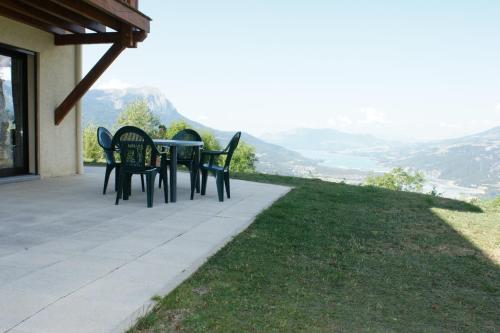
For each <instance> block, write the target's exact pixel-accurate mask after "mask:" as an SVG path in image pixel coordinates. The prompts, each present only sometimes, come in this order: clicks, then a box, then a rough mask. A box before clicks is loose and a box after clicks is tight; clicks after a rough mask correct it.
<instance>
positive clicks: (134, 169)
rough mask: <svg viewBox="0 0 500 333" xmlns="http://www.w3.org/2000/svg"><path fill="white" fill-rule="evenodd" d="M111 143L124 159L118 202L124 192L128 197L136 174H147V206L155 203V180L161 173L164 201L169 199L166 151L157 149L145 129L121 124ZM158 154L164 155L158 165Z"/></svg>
mask: <svg viewBox="0 0 500 333" xmlns="http://www.w3.org/2000/svg"><path fill="white" fill-rule="evenodd" d="M111 147H113V148H114V149H115V150H116V149H118V150H119V152H120V160H121V167H120V170H119V180H118V191H117V193H116V202H115V204H116V205H118V202H119V200H120V198H122V196H123V200H128V197H129V196H130V191H131V187H130V180H131V178H132V175H134V174H140V175H145V176H146V194H147V206H148V208H150V207H152V206H153V198H154V183H155V179H156V175H157V174H158V173H160V174H161V175H162V178H163V179H164V184H165V186H164V187H163V192H164V196H165V203H167V202H168V181H167V179H168V178H167V165H166V155H165V154H162V153H161V152H159V151H158V149H157V147H156V145H155V144H154V143H153V140H152V139H151V138H150V137H149V135H147V134H146V132H144V131H143V130H141V129H140V128H137V127H134V126H125V127H122V128H120V129H119V130H118V131H117V132H116V133H115V135H114V137H113V141H112V143H111ZM159 157H160V158H161V166H160V167H159V168H158V167H157V166H156V161H157V159H158V158H159Z"/></svg>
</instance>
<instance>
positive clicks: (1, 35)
mask: <svg viewBox="0 0 500 333" xmlns="http://www.w3.org/2000/svg"><path fill="white" fill-rule="evenodd" d="M0 43H2V44H7V45H12V46H16V47H19V48H23V49H27V50H30V51H34V52H36V53H37V60H38V67H37V77H38V90H37V98H38V112H39V113H38V137H39V151H38V173H39V174H40V175H41V176H42V177H54V176H64V175H70V174H75V173H77V172H78V170H79V167H78V164H79V163H78V161H79V158H78V151H79V149H78V145H77V143H78V140H79V139H80V138H81V136H80V135H77V123H76V120H77V118H76V115H75V110H74V109H73V110H72V111H71V112H70V113H69V114H68V115H67V116H66V118H65V119H64V120H63V122H62V123H61V124H60V125H59V126H56V125H55V123H54V110H55V108H56V107H57V106H58V105H59V104H60V103H61V102H62V101H63V100H64V98H65V97H66V96H67V95H68V93H69V92H70V91H71V90H72V89H73V87H74V86H75V84H76V82H78V81H77V80H78V77H77V76H78V70H77V69H78V68H79V64H77V60H76V58H75V57H76V53H77V47H75V46H55V45H54V36H53V35H52V34H50V33H47V32H44V31H41V30H38V29H35V28H32V27H30V26H27V25H24V24H21V23H18V22H15V21H12V20H9V19H7V18H4V17H1V16H0ZM30 111H32V110H30ZM30 149H32V147H30Z"/></svg>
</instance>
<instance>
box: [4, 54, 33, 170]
mask: <svg viewBox="0 0 500 333" xmlns="http://www.w3.org/2000/svg"><path fill="white" fill-rule="evenodd" d="M28 54H33V53H31V52H29V51H25V50H20V49H18V48H15V47H11V46H8V45H4V44H0V55H4V56H7V57H11V58H17V59H22V71H23V72H22V82H21V87H22V88H21V90H22V92H21V96H20V103H21V109H22V111H21V112H22V115H21V117H22V124H21V127H22V131H23V132H22V141H23V147H22V154H23V165H22V166H21V167H14V168H5V169H0V177H9V176H17V175H23V174H29V168H30V165H29V153H30V152H29V142H30V141H29V127H28V116H29V114H28ZM12 88H13V87H12Z"/></svg>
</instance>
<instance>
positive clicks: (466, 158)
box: [383, 126, 500, 195]
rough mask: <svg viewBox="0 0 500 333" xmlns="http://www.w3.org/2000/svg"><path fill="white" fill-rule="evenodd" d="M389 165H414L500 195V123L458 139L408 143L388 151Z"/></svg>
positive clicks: (436, 175)
mask: <svg viewBox="0 0 500 333" xmlns="http://www.w3.org/2000/svg"><path fill="white" fill-rule="evenodd" d="M383 162H384V163H385V164H386V165H392V166H396V165H398V166H405V167H412V168H415V169H418V170H423V171H425V172H427V173H429V174H431V175H433V176H435V177H437V178H440V179H448V180H452V181H454V182H455V183H456V184H458V185H461V186H467V187H485V188H489V189H490V192H492V191H493V192H494V193H497V194H498V195H500V126H499V127H495V128H492V129H490V130H487V131H484V132H481V133H477V134H474V135H468V136H464V137H461V138H456V139H448V140H441V141H432V142H427V143H421V144H414V145H408V146H405V147H400V148H398V149H394V150H392V151H389V152H387V153H386V154H385V157H384V161H383Z"/></svg>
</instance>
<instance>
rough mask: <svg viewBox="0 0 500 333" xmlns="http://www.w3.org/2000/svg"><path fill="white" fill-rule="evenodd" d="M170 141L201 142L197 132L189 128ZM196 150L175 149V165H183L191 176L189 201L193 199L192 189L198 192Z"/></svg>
mask: <svg viewBox="0 0 500 333" xmlns="http://www.w3.org/2000/svg"><path fill="white" fill-rule="evenodd" d="M172 140H183V141H203V140H202V139H201V135H200V134H198V132H196V131H195V130H192V129H189V128H188V129H184V130H182V131H179V132H177V133H176V134H175V135H174V137H173V138H172ZM196 149H197V148H195V147H182V146H181V147H177V164H180V165H184V166H185V167H186V168H187V169H188V170H189V174H190V176H191V177H190V178H191V179H190V180H191V200H193V197H194V189H195V188H196V189H197V190H198V191H199V190H200V183H199V177H198V174H199V170H198V169H199V168H198V163H199V162H198V161H196Z"/></svg>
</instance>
